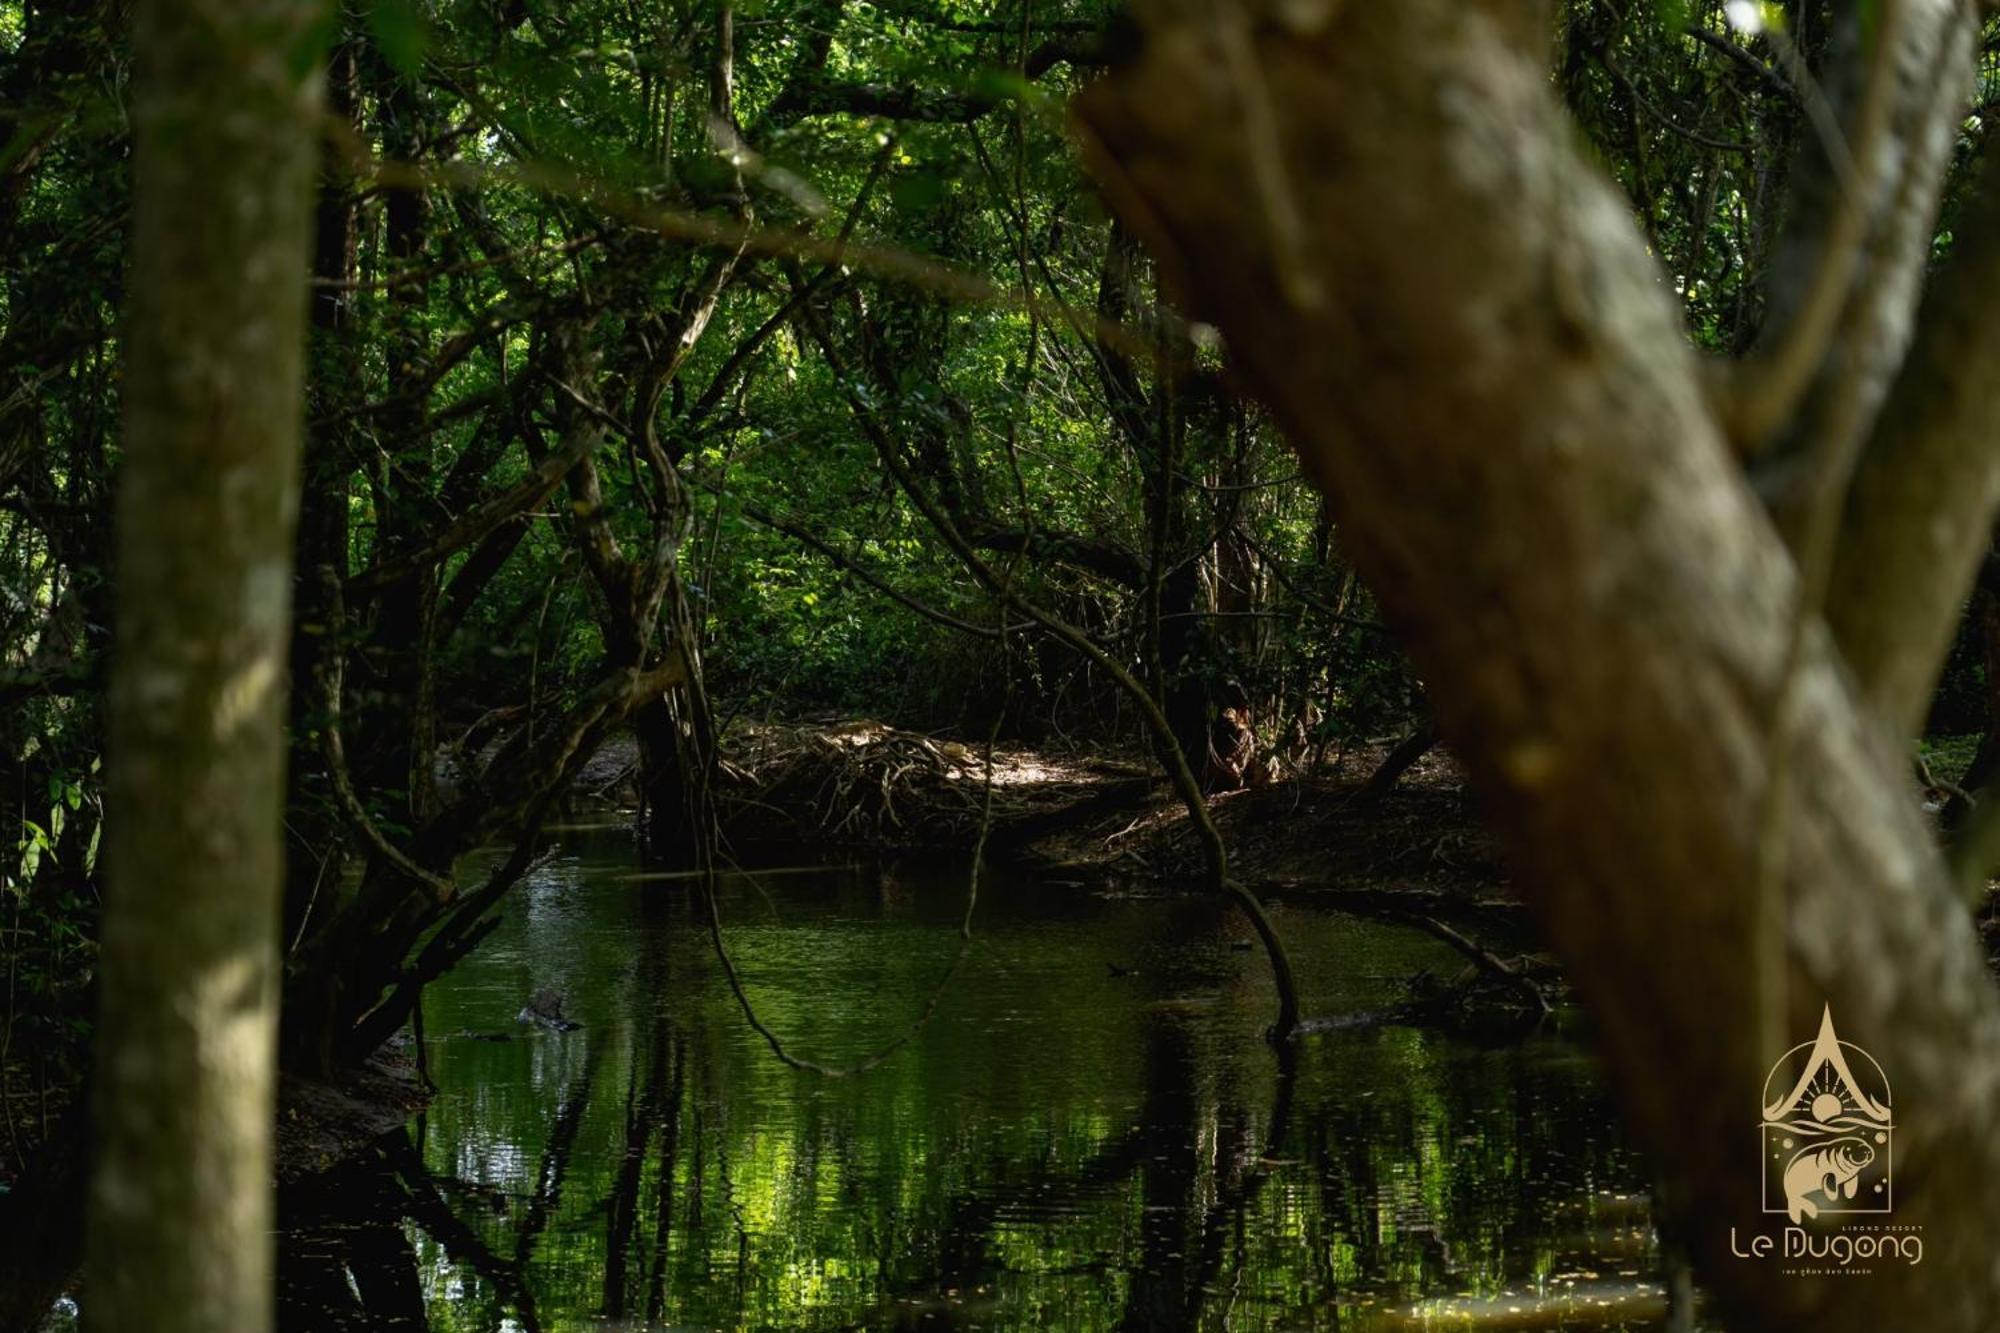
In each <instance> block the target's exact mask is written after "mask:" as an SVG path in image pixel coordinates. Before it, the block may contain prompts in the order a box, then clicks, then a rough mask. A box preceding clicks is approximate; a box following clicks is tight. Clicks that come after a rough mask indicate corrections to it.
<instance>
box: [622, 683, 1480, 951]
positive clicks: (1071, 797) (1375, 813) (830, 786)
mask: <svg viewBox="0 0 2000 1333" xmlns="http://www.w3.org/2000/svg"><path fill="white" fill-rule="evenodd" d="M1392 748H1393V745H1392V744H1391V743H1390V742H1382V743H1379V744H1375V745H1370V746H1357V747H1354V748H1352V749H1350V750H1349V751H1347V752H1346V753H1344V754H1342V755H1340V756H1338V757H1335V758H1330V759H1329V760H1328V761H1327V762H1325V763H1323V764H1321V765H1319V766H1317V767H1316V768H1313V769H1311V770H1310V771H1301V770H1289V769H1288V770H1284V771H1283V772H1281V773H1280V775H1279V776H1277V777H1275V778H1274V779H1273V780H1271V781H1269V782H1268V783H1267V784H1265V785H1261V786H1257V787H1246V788H1242V789H1239V790H1234V791H1225V792H1218V793H1214V794H1212V795H1211V796H1210V798H1209V811H1210V814H1211V817H1212V818H1213V819H1214V820H1215V821H1216V823H1217V825H1218V827H1219V828H1220V829H1221V831H1222V834H1223V837H1224V839H1225V840H1226V841H1227V843H1228V844H1229V848H1230V856H1231V867H1232V870H1233V872H1234V873H1235V875H1236V876H1237V877H1238V878H1240V879H1242V880H1244V881H1246V882H1249V883H1252V884H1255V885H1256V886H1258V887H1259V888H1260V890H1263V891H1267V892H1277V893H1280V894H1282V893H1284V892H1287V891H1290V892H1295V893H1337V894H1345V895H1349V896H1354V897H1357V898H1359V897H1366V896H1369V895H1381V896H1389V897H1396V898H1398V899H1402V900H1407V902H1408V903H1409V904H1410V905H1411V906H1413V907H1414V906H1421V905H1423V904H1426V903H1437V904H1443V903H1450V904H1453V905H1457V906H1460V907H1471V908H1476V909H1490V910H1493V911H1496V912H1505V911H1510V910H1512V908H1513V901H1514V900H1513V898H1512V895H1511V894H1510V893H1509V892H1508V889H1507V876H1506V872H1505V870H1504V868H1503V866H1502V865H1501V863H1500V860H1499V858H1498V856H1497V854H1496V852H1495V850H1494V847H1493V844H1492V841H1491V839H1490V838H1489V837H1488V836H1487V834H1486V833H1485V831H1484V830H1483V829H1482V828H1481V826H1480V824H1479V821H1478V819H1477V817H1476V816H1475V814H1474V812H1473V811H1472V809H1471V806H1470V804H1469V802H1468V800H1467V798H1466V795H1465V792H1464V787H1463V783H1462V781H1461V778H1460V775H1459V772H1458V769H1457V767H1456V765H1455V764H1454V763H1453V762H1452V761H1451V759H1450V758H1449V756H1448V755H1446V754H1445V753H1444V752H1443V751H1441V750H1432V751H1431V752H1430V753H1428V754H1426V755H1424V756H1423V757H1421V758H1420V759H1418V760H1417V761H1416V762H1415V763H1414V764H1413V765H1412V766H1411V767H1410V768H1409V769H1408V770H1407V771H1406V772H1404V774H1403V775H1402V777H1401V779H1400V781H1398V782H1397V783H1396V784H1395V785H1394V786H1393V787H1392V788H1390V789H1389V790H1387V791H1386V792H1379V793H1378V792H1375V791H1373V790H1371V789H1370V786H1369V780H1370V778H1371V777H1372V776H1373V775H1374V774H1376V773H1377V772H1378V771H1379V769H1380V767H1381V764H1382V761H1383V759H1384V757H1385V755H1386V754H1387V753H1388V752H1389V751H1390V750H1391V749H1392ZM611 762H613V763H615V761H611ZM723 776H724V793H725V795H724V801H723V806H724V811H725V821H726V822H725V829H724V832H725V834H726V835H728V836H729V837H730V838H731V840H732V841H733V842H735V843H737V844H739V845H740V846H744V847H746V848H747V847H748V846H749V845H750V844H752V843H753V842H756V841H766V840H774V839H775V840H779V841H796V842H799V843H802V844H804V843H810V844H814V845H817V846H821V847H824V846H826V845H828V844H832V845H835V846H840V847H845V848H848V849H851V850H854V851H856V852H857V853H866V852H880V851H911V850H924V849H959V850H962V849H964V848H967V847H969V846H971V845H972V843H973V842H974V841H975V840H977V839H978V838H979V837H980V835H981V832H982V829H983V830H984V833H985V837H986V844H987V848H988V851H989V852H990V853H994V854H998V855H1002V856H1005V857H1007V858H1009V859H1012V860H1016V861H1019V862H1022V863H1024V864H1026V865H1029V866H1031V867H1036V868H1041V869H1046V870H1049V871H1051V872H1055V873H1060V874H1062V875H1064V876H1065V877H1068V878H1073V879H1076V880H1079V881H1081V882H1086V883H1089V884H1092V885H1093V886H1106V887H1112V888H1126V889H1134V890H1136V889H1139V888H1143V887H1146V886H1148V885H1151V886H1157V887H1160V888H1171V887H1173V886H1174V885H1176V884H1180V883H1185V882H1186V881H1188V880H1190V879H1194V878H1197V877H1199V875H1200V873H1201V866H1202V862H1201V855H1200V847H1199V845H1198V843H1197V841H1196V837H1195V831H1194V828H1193V825H1192V824H1191V822H1190V820H1189V818H1188V814H1187V811H1186V809H1185V808H1184V807H1183V806H1182V805H1181V803H1180V802H1179V800H1178V799H1176V798H1175V796H1174V794H1173V793H1172V791H1171V790H1170V789H1169V788H1168V786H1167V784H1166V783H1165V782H1164V781H1162V780H1161V779H1160V778H1159V777H1158V775H1157V771H1156V769H1155V768H1154V766H1153V765H1152V764H1150V763H1149V762H1147V761H1146V760H1145V759H1144V758H1142V757H1139V756H1126V755H1102V754H1072V755H1062V754H1052V753H1049V752H1046V751H1034V750H1028V749H1024V748H1021V747H1017V746H1008V745H996V746H994V747H993V750H992V755H991V770H990V791H989V770H988V763H987V751H986V747H985V746H984V745H983V744H977V743H974V744H967V743H965V742H963V741H960V740H953V739H946V738H940V737H934V736H925V735H922V734H920V733H916V732H908V731H902V730H899V729H897V728H894V727H890V726H888V725H886V724H884V723H880V722H875V721H867V720H862V721H849V722H843V723H838V724H832V725H826V724H792V725H773V724H763V725H759V726H757V727H753V728H742V729H739V731H737V732H733V733H732V735H731V737H730V746H729V752H728V758H727V760H726V762H725V765H724V774H723Z"/></svg>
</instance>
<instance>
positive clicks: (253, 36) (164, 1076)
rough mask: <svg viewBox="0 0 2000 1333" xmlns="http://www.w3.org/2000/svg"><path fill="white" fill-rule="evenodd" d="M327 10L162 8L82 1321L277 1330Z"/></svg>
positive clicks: (144, 237)
mask: <svg viewBox="0 0 2000 1333" xmlns="http://www.w3.org/2000/svg"><path fill="white" fill-rule="evenodd" d="M313 18H314V7H313V6H310V5H304V4H299V3H296V2H295V0H145V2H144V3H141V4H140V5H139V6H138V12H137V14H136V16H135V37H134V45H135V48H136V50H137V52H138V58H139V62H140V68H139V76H138V82H137V85H136V98H137V102H136V107H135V129H136V138H135V148H134V162H135V172H136V186H135V198H136V204H135V209H136V211H135V215H134V222H133V243H132V244H133V250H132V277H131V288H132V301H131V308H130V311H129V314H128V323H127V327H126V344H125V351H126V358H125V360H126V367H127V369H126V376H125V413H126V417H125V458H124V468H123V474H122V477H121V482H120V495H119V509H118V525H119V545H118V577H119V583H118V615H117V627H116V634H117V638H116V653H117V657H116V665H115V667H114V670H113V675H112V684H111V710H112V724H111V742H110V813H109V817H108V818H107V820H106V829H107V844H106V846H107V858H108V860H107V869H108V875H109V884H108V889H107V892H106V898H105V911H104V929H103V958H102V965H101V976H102V982H103V1017H102V1026H101V1028H100V1031H99V1036H98V1045H97V1051H98V1063H97V1075H96V1081H97V1088H96V1103H95V1106H96V1117H97V1121H96V1124H97V1144H98V1161H97V1167H96V1173H95V1179H94V1184H93V1189H92V1194H91V1201H90V1221H89V1229H90V1236H89V1242H88V1273H89V1288H88V1294H87V1296H86V1299H85V1305H84V1318H85V1320H86V1322H87V1324H88V1326H89V1327H92V1328H98V1329H107V1330H110V1329H118V1330H125V1329H136V1328H146V1329H155V1330H162V1331H170V1330H179V1329H187V1330H196V1329H200V1330H215V1329H230V1330H236V1331H239V1333H255V1330H258V1329H263V1328H268V1327H269V1326H270V1322H271V1226H272V1218H271V1159H270V1134H271V1120H272V1092H273V1077H272V1066H273V1053H274V1048H275V1038H276V1031H277V972H278V939H277V935H278V913H279V904H280V893H281V888H282V883H283V851H282V846H281V842H280V832H279V830H280V817H281V808H280V803H281V802H282V800H283V798H284V790H285V784H284V775H283V768H284V758H283V756H284V750H283V720H284V682H285V648H286V642H287V637H288V632H289V623H288V621H289V612H290V605H291V559H292V529H293V523H294V517H295V511H296V509H297V472H298V448H299V431H300V417H301V396H300V395H301V383H300V382H301V378H302V374H303V362H304V333H305V309H306V302H305V295H306V284H305V275H306V271H307V270H306V256H307V247H308V240H309V237H310V233H311V209H310V203H311V190H310V187H311V181H312V171H313V164H314V154H313V144H312V116H313V111H314V103H315V100H316V97H317V90H318V81H317V78H316V77H314V76H310V75H308V73H307V67H308V66H309V65H310V63H311V61H310V60H309V59H302V57H305V56H309V55H310V54H311V51H310V46H309V42H310V40H311V38H310V32H311V25H312V21H313Z"/></svg>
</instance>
